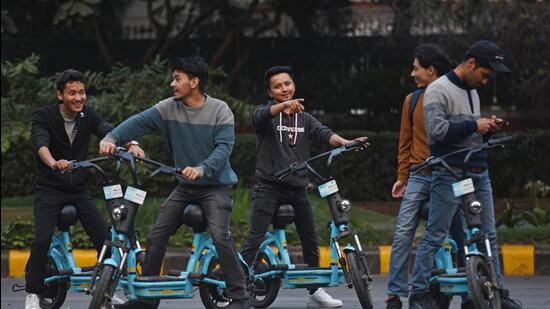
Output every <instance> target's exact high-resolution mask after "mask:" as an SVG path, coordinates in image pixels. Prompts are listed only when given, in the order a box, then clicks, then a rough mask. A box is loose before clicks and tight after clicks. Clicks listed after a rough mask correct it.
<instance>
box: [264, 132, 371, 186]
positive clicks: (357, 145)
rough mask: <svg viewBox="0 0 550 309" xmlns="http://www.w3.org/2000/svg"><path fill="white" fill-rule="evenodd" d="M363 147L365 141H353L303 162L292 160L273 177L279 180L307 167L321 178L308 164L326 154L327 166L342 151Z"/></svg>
mask: <svg viewBox="0 0 550 309" xmlns="http://www.w3.org/2000/svg"><path fill="white" fill-rule="evenodd" d="M363 149H366V144H365V142H360V141H353V142H351V143H348V144H346V145H344V146H341V147H338V148H335V149H332V150H329V151H327V152H323V153H321V154H318V155H316V156H314V157H313V158H310V159H309V160H306V161H304V162H294V163H292V164H290V166H289V167H288V168H285V169H284V170H281V171H278V172H277V173H275V177H277V179H279V180H282V179H284V178H285V177H287V176H288V175H290V174H294V173H295V172H297V171H301V170H304V169H307V170H309V171H310V172H312V173H313V174H314V175H315V176H317V178H320V179H321V180H322V179H324V178H323V177H321V176H320V175H319V174H318V173H317V172H316V171H315V170H314V169H313V168H312V167H311V165H310V163H311V162H313V161H316V160H319V159H321V158H324V157H326V156H328V159H327V167H330V165H331V164H332V160H333V159H334V158H336V157H337V156H339V155H341V154H342V153H345V152H348V151H352V150H363Z"/></svg>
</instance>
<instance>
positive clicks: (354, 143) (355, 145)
mask: <svg viewBox="0 0 550 309" xmlns="http://www.w3.org/2000/svg"><path fill="white" fill-rule="evenodd" d="M366 142H367V141H366V140H365V141H364V142H361V141H352V142H351V143H347V144H345V145H344V148H345V149H346V150H347V149H353V148H359V147H360V148H364V145H365V143H366Z"/></svg>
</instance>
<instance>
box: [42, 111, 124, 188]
mask: <svg viewBox="0 0 550 309" xmlns="http://www.w3.org/2000/svg"><path fill="white" fill-rule="evenodd" d="M74 129H76V130H77V133H76V136H75V139H74V141H73V144H72V145H71V142H70V141H69V137H68V136H67V132H66V131H65V122H64V120H63V117H62V116H61V113H60V111H59V104H52V105H49V106H45V107H41V108H38V109H36V110H34V111H33V112H32V125H31V137H32V142H33V145H34V153H35V156H36V163H37V175H36V182H35V183H36V186H37V187H46V188H53V189H57V190H60V191H65V192H78V191H85V190H87V189H88V188H87V182H88V175H87V172H86V171H84V170H82V169H78V170H73V171H71V172H69V173H64V174H61V173H60V172H59V171H58V170H52V169H51V168H50V167H49V166H47V165H46V164H44V162H42V160H41V159H40V157H39V156H38V150H39V149H40V148H41V147H42V146H45V147H48V149H49V150H50V153H51V154H52V156H53V158H54V159H55V160H62V159H65V160H69V161H70V160H76V161H81V160H86V158H87V156H88V148H89V145H90V137H91V135H92V134H94V135H96V136H97V137H98V138H103V137H104V136H105V135H106V134H107V133H108V132H109V131H111V130H112V129H113V126H112V125H111V124H110V123H108V122H106V121H105V120H103V119H102V118H101V117H100V116H99V115H98V114H96V113H95V112H94V111H93V110H92V109H91V108H89V107H88V106H84V108H83V109H82V112H81V113H79V114H77V116H76V124H75V128H74Z"/></svg>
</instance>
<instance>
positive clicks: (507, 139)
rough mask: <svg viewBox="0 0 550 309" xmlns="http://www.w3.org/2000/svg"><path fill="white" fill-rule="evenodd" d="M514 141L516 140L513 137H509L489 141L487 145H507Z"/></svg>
mask: <svg viewBox="0 0 550 309" xmlns="http://www.w3.org/2000/svg"><path fill="white" fill-rule="evenodd" d="M513 139H514V137H513V136H511V135H508V136H505V137H501V138H495V139H490V140H489V141H487V144H488V145H498V144H506V143H507V142H510V141H511V140H513Z"/></svg>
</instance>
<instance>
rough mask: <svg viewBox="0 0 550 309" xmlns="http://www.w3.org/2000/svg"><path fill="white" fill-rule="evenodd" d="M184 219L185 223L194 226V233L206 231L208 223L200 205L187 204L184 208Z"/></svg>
mask: <svg viewBox="0 0 550 309" xmlns="http://www.w3.org/2000/svg"><path fill="white" fill-rule="evenodd" d="M182 220H183V224H185V225H187V226H189V227H190V228H192V229H193V232H194V233H201V232H205V231H206V227H207V223H206V219H205V218H204V212H203V211H202V207H201V206H200V205H197V204H188V205H187V206H185V208H184V209H183V215H182Z"/></svg>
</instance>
